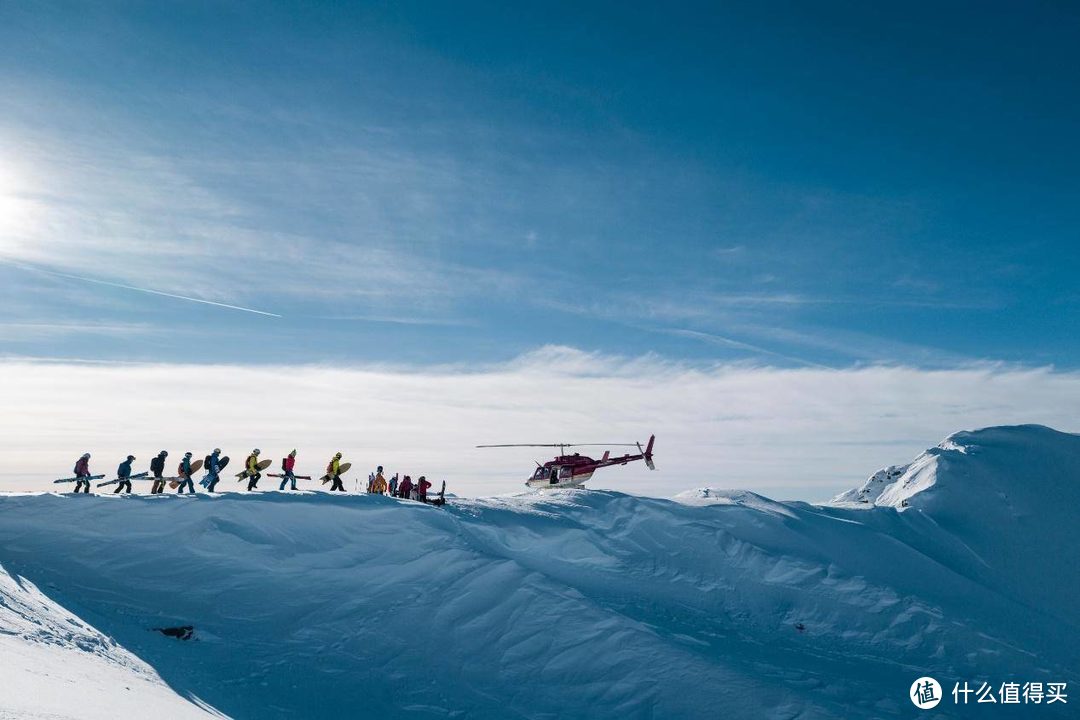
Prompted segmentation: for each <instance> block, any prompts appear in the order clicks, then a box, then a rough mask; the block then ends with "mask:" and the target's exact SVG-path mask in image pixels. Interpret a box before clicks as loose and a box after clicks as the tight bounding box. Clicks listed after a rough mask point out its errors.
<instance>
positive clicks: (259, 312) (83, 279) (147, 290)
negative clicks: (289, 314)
mask: <svg viewBox="0 0 1080 720" xmlns="http://www.w3.org/2000/svg"><path fill="white" fill-rule="evenodd" d="M5 262H7V261H5ZM9 264H11V265H14V266H15V267H19V268H22V269H24V270H30V271H32V272H39V273H44V274H45V275H52V276H54V277H61V278H67V279H69V280H79V281H80V282H87V283H93V284H95V285H104V286H107V287H114V288H120V289H122V290H132V291H134V292H141V293H147V294H149V295H160V296H161V297H167V298H173V299H175V300H186V301H188V302H194V303H202V304H203V305H213V306H215V307H220V308H225V309H227V310H239V311H241V312H247V313H254V314H255V315H265V316H267V317H274V318H280V317H282V316H281V315H278V314H277V313H272V312H267V311H265V310H256V309H255V308H249V307H242V306H240V305H229V304H228V303H222V302H214V301H213V300H203V299H202V298H195V297H189V296H187V295H177V294H175V293H168V292H163V291H161V290H151V289H150V288H141V287H135V286H134V285H124V284H123V283H115V282H109V281H108V280H99V279H97V278H91V277H85V276H82V275H72V274H70V273H62V272H56V271H55V270H46V269H44V268H40V267H32V266H29V265H23V264H20V263H9Z"/></svg>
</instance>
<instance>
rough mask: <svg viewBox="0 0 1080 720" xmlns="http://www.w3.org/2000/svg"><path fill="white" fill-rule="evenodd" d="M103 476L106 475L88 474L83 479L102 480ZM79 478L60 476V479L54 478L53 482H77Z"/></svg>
mask: <svg viewBox="0 0 1080 720" xmlns="http://www.w3.org/2000/svg"><path fill="white" fill-rule="evenodd" d="M103 477H105V476H104V475H89V476H87V477H85V478H83V479H84V480H100V479H101V478H103ZM78 479H79V478H73V477H72V478H60V479H59V480H53V482H54V483H68V482H75V481H76V480H78Z"/></svg>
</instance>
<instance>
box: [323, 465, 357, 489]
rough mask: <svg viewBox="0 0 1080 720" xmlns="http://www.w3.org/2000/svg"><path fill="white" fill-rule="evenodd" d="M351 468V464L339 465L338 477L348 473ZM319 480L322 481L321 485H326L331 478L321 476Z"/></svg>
mask: <svg viewBox="0 0 1080 720" xmlns="http://www.w3.org/2000/svg"><path fill="white" fill-rule="evenodd" d="M351 467H352V463H341V465H340V466H339V467H338V475H344V474H345V473H347V472H349V468H351ZM319 479H320V480H322V483H323V485H325V484H326V483H328V482H330V480H331V479H332V478H331V477H330V476H329V475H323V476H322V477H321V478H319Z"/></svg>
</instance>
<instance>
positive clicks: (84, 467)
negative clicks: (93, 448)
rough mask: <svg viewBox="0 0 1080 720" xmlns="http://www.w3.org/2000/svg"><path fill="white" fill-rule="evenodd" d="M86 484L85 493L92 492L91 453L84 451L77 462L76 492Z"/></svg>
mask: <svg viewBox="0 0 1080 720" xmlns="http://www.w3.org/2000/svg"><path fill="white" fill-rule="evenodd" d="M83 486H85V489H84V490H83V494H84V495H88V494H89V493H90V453H83V454H82V457H81V458H79V459H78V460H77V461H76V462H75V492H79V488H80V487H83Z"/></svg>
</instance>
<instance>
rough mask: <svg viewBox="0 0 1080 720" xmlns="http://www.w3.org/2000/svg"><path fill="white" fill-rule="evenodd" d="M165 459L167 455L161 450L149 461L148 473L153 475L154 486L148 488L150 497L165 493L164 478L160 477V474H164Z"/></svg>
mask: <svg viewBox="0 0 1080 720" xmlns="http://www.w3.org/2000/svg"><path fill="white" fill-rule="evenodd" d="M167 457H169V453H168V452H167V451H165V450H162V451H161V452H159V453H158V455H157V457H156V458H154V459H153V460H151V461H150V472H152V473H153V474H154V484H153V485H152V486H151V487H150V494H151V495H160V494H161V493H163V492H165V478H163V477H161V474H162V473H163V472H165V458H167Z"/></svg>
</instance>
